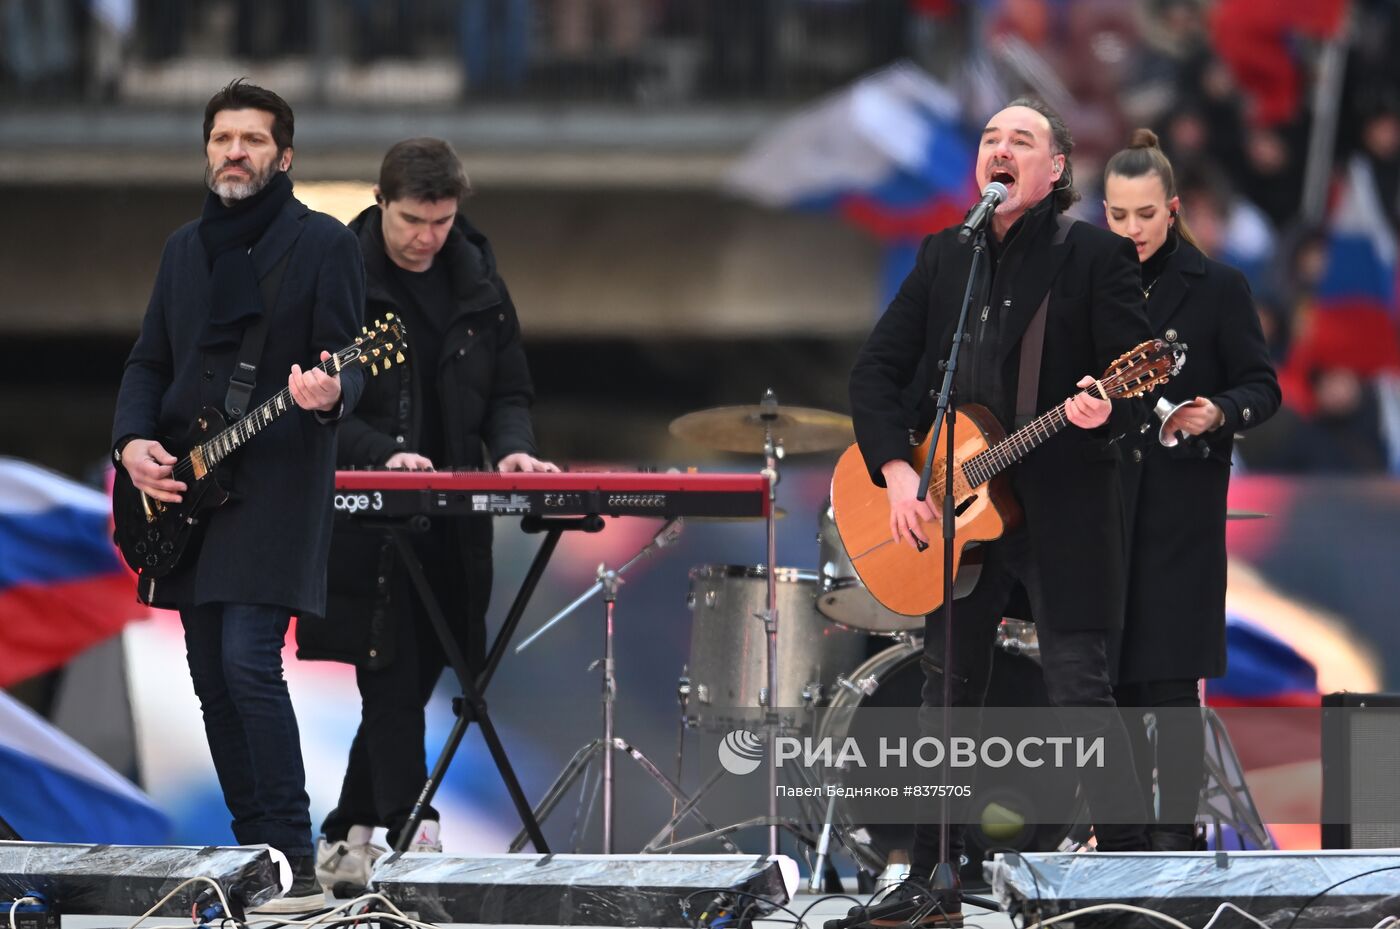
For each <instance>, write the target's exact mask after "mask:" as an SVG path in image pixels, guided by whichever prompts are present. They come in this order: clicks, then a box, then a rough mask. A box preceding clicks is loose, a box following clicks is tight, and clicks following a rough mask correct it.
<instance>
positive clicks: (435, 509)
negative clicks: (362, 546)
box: [333, 471, 768, 518]
mask: <svg viewBox="0 0 1400 929" xmlns="http://www.w3.org/2000/svg"><path fill="white" fill-rule="evenodd" d="M333 504H334V507H335V510H336V512H337V513H339V514H342V515H345V516H349V517H352V518H354V517H360V518H364V517H370V518H373V517H402V516H417V515H425V516H433V515H441V516H467V515H471V514H484V515H490V516H531V515H534V516H660V517H671V516H712V517H743V516H765V515H767V513H768V482H767V480H766V479H765V478H764V477H763V476H762V475H760V474H715V473H709V474H692V473H673V474H656V473H650V472H638V471H569V472H563V473H559V474H500V473H498V472H495V471H337V472H336V475H335V497H334V500H333Z"/></svg>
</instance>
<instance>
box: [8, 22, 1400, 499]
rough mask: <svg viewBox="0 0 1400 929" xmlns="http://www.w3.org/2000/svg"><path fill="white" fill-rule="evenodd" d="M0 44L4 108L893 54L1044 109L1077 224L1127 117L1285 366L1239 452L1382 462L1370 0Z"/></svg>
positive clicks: (179, 31) (98, 31)
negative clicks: (193, 67) (1167, 161)
mask: <svg viewBox="0 0 1400 929" xmlns="http://www.w3.org/2000/svg"><path fill="white" fill-rule="evenodd" d="M0 39H3V42H0V49H3V60H2V61H0V64H3V67H0V77H2V79H3V85H2V86H0V93H3V94H4V95H6V96H8V97H9V98H10V99H16V98H18V99H21V100H48V99H63V98H73V97H75V98H84V97H86V98H87V99H111V98H114V97H115V98H117V99H120V98H121V86H122V85H121V76H122V74H123V73H124V71H127V70H130V69H136V68H146V69H153V68H160V67H164V66H169V65H170V64H172V63H178V62H180V61H182V60H190V59H193V58H196V57H198V56H205V57H208V56H213V57H216V58H221V59H231V60H234V61H237V62H249V63H251V62H262V61H271V60H300V59H306V60H312V61H314V60H318V59H321V60H324V59H325V58H327V57H329V58H332V59H334V60H335V61H337V62H342V63H344V64H345V66H346V67H351V68H361V69H365V68H373V67H375V66H376V64H377V63H381V62H386V61H410V62H412V61H424V60H434V61H437V62H440V63H441V62H449V63H452V64H453V65H455V67H456V68H457V69H458V71H459V73H460V83H459V88H458V89H459V97H458V99H459V100H461V101H463V102H466V103H470V102H471V101H473V100H499V99H517V100H524V101H527V102H528V101H530V100H540V101H551V102H552V101H557V100H563V101H570V100H602V101H608V100H612V101H628V102H632V103H642V104H645V103H659V104H666V105H672V104H679V103H685V102H690V101H707V100H746V101H747V100H753V101H760V102H762V101H770V102H784V101H790V100H795V99H804V98H810V97H812V96H814V95H816V94H818V93H820V92H822V91H825V90H830V89H834V88H836V87H839V86H841V85H842V84H844V83H847V82H849V81H850V80H851V79H853V78H854V77H856V76H857V75H860V74H862V73H865V72H868V71H870V70H871V69H874V68H877V67H879V66H881V65H884V64H887V63H889V62H892V61H896V60H901V59H908V60H913V61H914V62H916V63H917V64H919V65H921V66H922V67H923V68H924V69H925V70H927V71H929V72H930V73H932V74H933V75H934V76H935V77H937V78H938V79H940V80H942V81H944V82H946V83H947V84H948V85H949V86H951V87H953V88H954V89H955V90H956V91H957V93H958V95H959V97H960V99H962V100H963V101H964V104H965V107H966V112H967V113H968V114H971V115H972V118H973V119H974V121H975V120H976V119H977V118H978V117H979V116H980V114H984V113H987V112H991V111H992V110H994V109H995V108H996V107H997V106H999V105H1000V103H1001V102H1003V101H1004V100H1006V99H1008V98H1009V97H1011V96H1014V95H1016V94H1018V93H1021V92H1024V91H1032V92H1035V93H1037V94H1039V95H1041V96H1043V97H1045V98H1046V100H1047V101H1048V102H1049V103H1050V104H1051V105H1052V106H1055V107H1056V108H1057V109H1060V110H1061V112H1063V113H1064V114H1065V115H1066V117H1067V119H1068V122H1069V124H1070V126H1071V128H1072V129H1073V131H1074V132H1075V135H1076V136H1077V138H1078V141H1079V147H1078V149H1077V150H1076V153H1075V162H1076V167H1077V170H1076V175H1077V181H1078V184H1079V186H1080V188H1081V190H1082V191H1083V193H1084V199H1083V201H1082V202H1081V203H1080V204H1079V207H1078V209H1079V210H1080V211H1081V213H1082V215H1084V216H1085V217H1086V218H1091V219H1094V220H1096V221H1099V222H1102V215H1101V210H1100V208H1099V199H1100V194H1099V191H1098V189H1097V188H1098V178H1097V174H1098V166H1099V165H1101V164H1102V163H1103V161H1104V160H1105V159H1106V158H1107V157H1108V156H1109V155H1110V154H1112V152H1114V151H1116V150H1117V149H1118V148H1120V147H1121V146H1122V145H1123V144H1124V142H1125V140H1126V139H1127V138H1128V136H1129V134H1130V132H1131V130H1132V129H1133V128H1134V127H1136V126H1151V127H1153V128H1154V129H1156V130H1157V132H1158V135H1159V136H1160V137H1161V139H1162V141H1163V146H1164V148H1165V150H1166V151H1167V153H1168V155H1169V156H1170V157H1171V158H1172V160H1173V161H1174V163H1175V164H1176V166H1177V177H1178V181H1179V184H1180V186H1181V188H1182V198H1183V211H1184V213H1185V215H1186V216H1187V217H1188V219H1189V222H1190V224H1191V226H1192V228H1193V230H1194V231H1195V233H1196V235H1197V236H1198V238H1200V239H1201V241H1202V244H1203V245H1204V246H1205V249H1206V250H1207V251H1208V252H1209V253H1210V254H1212V255H1213V256H1215V257H1218V258H1220V259H1222V260H1224V261H1226V262H1228V263H1230V264H1232V265H1234V266H1236V267H1239V268H1240V269H1241V270H1242V271H1244V272H1245V274H1246V275H1247V276H1248V278H1249V280H1250V283H1251V285H1252V287H1253V289H1254V294H1255V298H1256V300H1257V303H1258V309H1259V312H1260V314H1261V317H1262V320H1263V323H1264V329H1265V332H1266V333H1267V335H1268V338H1269V341H1270V346H1271V349H1272V351H1273V354H1274V357H1275V359H1276V360H1277V362H1278V365H1279V368H1280V372H1281V376H1282V379H1283V381H1284V385H1285V401H1286V409H1285V410H1284V411H1283V412H1281V413H1280V414H1279V415H1278V416H1276V417H1275V418H1274V419H1273V420H1272V421H1271V422H1270V423H1268V424H1266V425H1265V426H1264V427H1262V428H1261V429H1258V430H1255V431H1254V432H1253V433H1252V434H1251V435H1250V436H1249V438H1248V439H1247V440H1246V441H1245V442H1244V443H1242V446H1241V455H1242V457H1243V464H1244V465H1245V466H1246V467H1249V468H1251V469H1259V470H1271V471H1276V470H1285V471H1336V472H1363V473H1364V472H1373V473H1383V472H1390V473H1400V340H1397V337H1396V318H1397V307H1396V302H1397V301H1396V255H1395V251H1396V247H1395V242H1396V235H1397V230H1400V69H1397V68H1395V67H1394V65H1393V62H1392V56H1393V50H1394V49H1395V48H1397V47H1400V4H1397V3H1395V2H1393V0H1142V2H1137V3H1125V2H1120V0H0ZM199 92H200V93H201V94H205V93H207V87H201V88H199ZM199 99H201V100H202V99H203V97H202V96H201V97H200V98H199ZM979 125H980V124H979ZM1343 214H1345V218H1342V217H1343ZM1358 248H1361V249H1363V250H1367V254H1366V255H1361V257H1360V258H1357V257H1356V255H1357V254H1359V252H1357V249H1358ZM1368 255H1369V257H1367V256H1368Z"/></svg>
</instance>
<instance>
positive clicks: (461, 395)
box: [297, 138, 559, 889]
mask: <svg viewBox="0 0 1400 929" xmlns="http://www.w3.org/2000/svg"><path fill="white" fill-rule="evenodd" d="M470 193H471V187H470V185H469V183H468V181H467V177H466V174H465V172H464V170H463V168H462V164H461V161H460V160H459V159H458V157H457V154H456V153H455V152H454V151H453V149H452V147H451V146H450V145H449V144H448V143H447V142H445V141H442V140H440V139H427V138H420V139H409V140H406V141H403V142H399V143H398V144H396V145H394V146H393V147H392V148H391V149H389V151H388V153H387V154H386V155H385V157H384V162H383V165H382V166H381V168H380V172H379V183H378V185H377V186H376V187H375V189H374V194H375V201H376V202H375V205H374V206H371V207H369V208H368V209H366V210H365V211H364V212H363V213H361V214H360V215H359V216H358V217H356V218H355V220H354V221H353V222H351V224H350V228H351V229H352V230H353V231H354V232H355V233H356V234H357V235H358V237H359V240H360V246H361V249H362V251H363V253H364V259H365V271H366V276H367V296H366V307H365V314H366V318H367V319H375V318H382V317H383V316H384V314H385V313H386V312H388V313H394V314H395V315H397V316H399V317H401V318H402V319H403V321H404V324H405V327H406V329H407V356H408V363H407V364H406V365H401V366H398V367H397V368H395V369H393V370H390V371H388V372H386V373H385V374H382V375H381V376H380V377H377V378H372V379H371V380H370V382H369V383H370V385H371V386H370V387H369V388H367V389H366V391H365V394H364V396H363V397H362V398H361V400H360V403H359V405H358V407H357V408H356V410H355V412H354V414H353V415H351V416H347V417H346V419H345V421H343V422H342V423H341V426H340V437H339V454H338V461H339V465H340V467H342V468H364V467H380V468H398V469H407V470H428V469H432V468H433V467H434V465H435V464H444V465H446V464H451V465H452V466H454V467H463V468H482V467H488V466H490V463H491V462H494V463H495V467H496V468H497V469H498V470H500V471H507V472H517V471H518V472H537V471H558V470H559V469H558V468H557V467H555V466H554V465H553V464H551V463H550V462H548V461H541V460H540V459H539V458H538V457H537V452H536V446H535V437H534V430H533V428H532V426H531V421H530V405H531V401H532V399H533V388H532V386H531V381H530V372H529V369H528V367H527V365H526V361H525V352H524V349H523V347H522V345H521V336H520V323H519V321H518V320H517V318H516V313H515V306H514V305H513V304H512V302H511V298H510V294H509V293H508V292H507V290H506V286H505V282H504V281H502V279H501V276H500V274H499V272H498V270H497V267H496V259H495V255H494V254H493V253H492V250H491V245H490V243H489V242H488V241H487V239H486V236H484V235H483V234H482V233H481V232H479V231H478V230H477V229H476V228H475V227H473V226H472V225H471V224H470V223H469V222H468V221H467V219H466V217H465V216H464V215H463V214H462V212H461V209H460V208H461V204H462V202H463V200H464V199H465V198H466V197H467V196H468V195H469V194H470ZM338 526H339V528H338V529H337V533H336V536H335V539H334V542H333V544H332V548H331V566H330V594H329V600H328V604H327V610H326V617H325V618H324V620H320V621H312V622H308V623H299V624H298V630H297V638H298V646H299V648H298V654H299V655H300V657H302V658H320V659H330V660H337V661H345V662H349V663H351V664H354V665H355V679H356V683H357V684H358V686H359V690H360V696H361V698H362V707H363V709H362V716H361V720H360V727H359V731H358V732H356V734H355V739H354V742H353V744H352V745H351V748H350V758H349V762H348V765H347V769H346V772H345V779H344V782H343V784H342V786H341V793H340V800H339V802H338V804H337V805H336V808H335V809H334V810H332V811H331V813H330V814H329V815H328V816H327V817H326V819H325V822H324V823H323V824H322V833H323V834H322V836H321V838H320V840H319V842H318V844H317V855H316V857H317V876H318V877H319V878H320V879H321V882H322V884H324V885H325V886H326V888H327V889H330V888H331V887H332V886H333V885H334V884H336V883H340V882H348V883H355V884H365V883H367V881H368V878H369V873H370V870H371V869H372V867H373V864H374V860H375V859H376V858H377V857H378V856H379V855H380V854H383V851H384V850H383V849H382V848H381V847H379V846H377V845H372V844H370V841H369V839H370V833H371V832H372V830H373V828H374V827H375V826H384V827H386V828H387V829H388V840H389V844H390V845H391V846H394V845H396V844H397V840H398V837H399V836H398V833H399V831H400V830H401V829H403V828H404V827H405V825H406V824H407V822H408V820H409V818H410V814H411V811H412V808H413V805H414V801H415V800H416V799H417V797H418V793H419V791H421V790H422V788H423V784H424V782H425V781H426V780H427V777H428V775H427V769H426V761H425V756H424V721H423V720H424V712H423V711H424V706H425V705H426V703H427V700H428V698H429V696H430V695H431V694H432V691H433V687H434V685H435V684H436V682H437V679H438V677H439V676H440V675H441V673H442V671H443V669H444V667H445V664H446V658H445V656H444V655H443V652H442V647H441V645H440V644H439V640H438V638H437V636H436V635H435V634H434V632H433V629H432V627H431V626H430V625H429V623H428V619H427V617H426V615H425V614H424V610H423V608H422V604H421V602H420V601H419V598H418V597H417V596H416V594H415V593H414V591H413V587H412V585H411V584H410V583H409V580H408V578H407V577H406V576H405V575H406V572H405V571H404V570H403V569H402V568H401V566H400V565H399V563H398V560H397V558H396V557H395V556H394V553H393V551H392V549H391V547H390V541H389V538H388V536H387V535H386V534H385V533H383V532H375V531H373V530H367V529H362V528H358V527H356V526H355V525H353V524H351V523H350V521H346V520H340V521H338ZM491 532H492V528H491V517H490V516H489V515H482V516H468V517H464V518H459V519H442V520H436V521H434V523H433V525H432V528H431V529H430V530H429V531H428V532H426V533H423V534H422V535H419V536H416V537H415V541H414V544H415V548H416V553H417V555H418V558H419V560H420V561H421V562H422V564H423V567H424V569H425V572H426V574H427V576H428V580H429V582H430V586H431V588H432V590H433V593H434V595H435V596H436V597H437V599H438V600H439V602H440V603H441V604H442V606H443V612H444V614H445V615H446V616H447V617H448V619H449V622H450V623H452V624H453V630H452V632H453V634H454V636H455V637H456V639H457V641H458V644H459V645H460V647H461V649H462V651H463V653H464V654H465V655H466V658H467V663H468V665H469V666H470V667H471V671H472V673H473V674H474V673H476V671H477V670H478V669H479V668H480V666H481V665H482V663H483V662H484V660H485V652H486V623H485V620H486V608H487V603H488V601H489V599H490V595H491V575H492V565H491ZM409 849H410V851H440V850H441V849H442V845H441V841H440V839H439V837H438V814H437V812H436V811H433V810H431V809H429V810H428V811H427V813H426V814H425V816H424V820H423V822H422V824H421V825H420V826H419V827H418V830H417V834H415V835H414V836H413V838H412V843H411V845H410V846H409Z"/></svg>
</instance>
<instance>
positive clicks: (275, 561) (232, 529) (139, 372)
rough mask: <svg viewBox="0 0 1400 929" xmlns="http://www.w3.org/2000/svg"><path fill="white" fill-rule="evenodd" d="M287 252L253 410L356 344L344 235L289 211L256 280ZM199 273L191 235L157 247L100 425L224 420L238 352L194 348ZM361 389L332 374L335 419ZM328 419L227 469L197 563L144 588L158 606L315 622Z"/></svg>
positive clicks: (205, 287)
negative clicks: (263, 608)
mask: <svg viewBox="0 0 1400 929" xmlns="http://www.w3.org/2000/svg"><path fill="white" fill-rule="evenodd" d="M289 249H290V256H289V257H288V260H287V263H286V265H285V266H284V270H283V272H282V280H281V286H280V288H279V290H278V293H277V299H276V303H275V305H274V306H273V307H271V308H269V309H268V310H267V312H270V313H271V314H272V315H271V321H270V323H269V329H268V334H267V342H266V344H265V345H264V347H263V353H262V358H261V360H260V362H259V364H258V375H257V386H256V387H255V388H254V390H253V395H252V399H251V403H252V404H253V405H257V404H259V403H262V402H263V401H265V400H267V399H268V398H269V397H271V396H273V395H274V394H276V393H277V392H278V391H280V390H282V389H283V388H284V387H286V386H287V376H288V374H289V373H290V371H291V367H292V365H293V364H299V365H301V366H302V368H303V369H305V368H306V367H307V366H309V365H313V364H316V363H317V362H318V361H319V360H320V353H321V351H322V350H325V351H330V352H335V351H338V350H340V349H342V348H344V347H346V346H347V345H349V344H350V343H351V342H352V341H353V340H354V338H355V336H356V335H358V334H359V332H360V313H361V308H362V306H363V304H364V284H365V275H364V262H363V261H362V260H361V258H360V250H359V246H358V245H357V244H356V242H355V237H354V235H352V234H351V233H350V231H349V230H348V229H346V228H345V226H344V225H342V224H341V223H339V222H337V221H336V220H335V219H333V218H332V217H330V216H326V215H324V214H322V213H316V212H313V211H311V210H309V209H307V208H306V206H305V205H303V204H302V203H300V202H298V201H296V200H291V201H289V202H288V203H287V204H286V206H284V207H283V209H282V212H281V213H280V214H279V215H278V216H277V218H276V219H274V220H273V222H272V225H270V226H269V227H268V229H267V231H266V232H265V233H263V236H262V238H261V239H260V240H259V241H258V243H257V245H255V246H254V247H253V250H252V256H253V264H254V267H255V269H256V271H257V273H258V276H259V278H260V279H261V278H262V277H264V276H265V275H266V274H267V273H268V272H269V271H270V270H272V268H273V267H274V266H275V265H276V264H277V262H278V260H279V259H281V258H282V256H283V255H284V254H286V253H287V252H288V250H289ZM209 288H210V284H209V261H208V258H207V256H206V255H205V252H204V246H203V245H202V244H201V242H200V239H199V231H198V223H197V222H191V223H188V224H186V225H184V226H181V227H180V228H179V229H177V230H176V231H175V233H174V234H173V235H171V236H170V238H169V240H167V241H166V243H165V250H164V252H163V253H162V254H161V260H160V270H159V271H158V272H157V274H156V283H155V287H154V289H153V290H152V292H151V300H150V304H149V305H148V306H147V308H146V316H145V319H144V320H143V321H142V324H141V334H140V336H139V337H138V338H137V340H136V345H135V346H134V347H133V348H132V350H131V355H130V356H129V357H128V358H127V361H126V370H125V372H124V374H123V375H122V382H121V388H120V390H119V391H118V394H117V411H116V417H115V420H114V422H113V426H112V440H113V442H114V443H115V442H116V441H117V440H118V439H121V438H123V437H125V436H128V435H136V436H142V437H149V438H163V439H165V440H166V441H170V440H172V439H178V438H180V437H182V436H183V435H185V433H186V432H187V431H188V429H189V427H190V424H191V422H192V421H193V420H194V418H195V416H196V414H197V413H199V411H200V410H201V409H203V408H204V407H208V406H212V407H215V408H218V409H220V410H222V408H223V405H224V397H225V395H226V394H227V392H228V383H229V376H230V374H232V372H233V366H234V363H235V357H236V355H237V353H238V347H237V346H232V347H230V348H228V349H224V350H220V351H216V352H209V351H204V350H202V349H201V348H200V345H199V343H200V340H201V337H202V336H203V334H204V329H205V322H206V320H207V319H208V316H209V311H210V289H209ZM363 384H364V372H363V370H362V369H361V368H359V367H353V368H350V369H347V370H346V371H345V372H343V373H342V374H341V392H342V396H343V400H344V409H347V410H348V409H352V408H353V407H354V405H355V402H356V400H357V399H358V398H359V396H360V391H361V388H362V387H363ZM332 419H333V417H326V416H316V415H314V414H312V413H309V412H306V411H305V410H293V411H291V412H290V413H287V414H285V415H283V416H282V417H281V418H279V419H278V420H276V421H275V422H274V423H273V424H272V425H270V426H268V427H267V428H266V429H264V430H263V431H262V432H261V433H259V434H258V436H257V437H256V438H254V439H253V440H252V441H250V442H249V443H248V444H247V445H246V446H244V447H243V448H242V449H241V450H240V451H238V452H237V453H236V454H235V455H233V456H232V457H231V458H230V459H229V461H228V465H229V470H230V472H231V475H232V484H231V489H232V490H233V492H234V498H233V499H232V500H230V501H229V502H228V503H226V504H224V505H223V506H222V507H219V508H218V509H216V510H213V511H211V513H210V515H209V517H208V520H207V523H206V530H205V535H204V539H203V543H202V545H201V546H200V549H199V551H198V554H197V557H190V556H189V555H187V556H186V559H187V560H186V561H185V562H184V563H182V564H181V566H180V568H179V569H177V570H176V571H175V572H174V573H173V574H171V575H170V576H169V577H167V578H163V579H161V580H160V581H157V582H156V601H155V604H156V605H157V606H162V607H170V608H178V607H186V606H194V605H199V604H204V603H215V602H226V603H228V602H231V603H262V604H272V605H276V606H281V607H286V608H287V609H288V610H290V611H292V612H294V613H298V614H301V613H315V614H319V613H321V612H322V611H323V610H324V609H325V604H326V557H327V552H328V551H329V548H330V539H331V508H330V500H331V495H332V493H331V492H332V487H333V480H334V471H335V446H336V431H337V426H336V424H335V423H334V422H331V421H330V420H332Z"/></svg>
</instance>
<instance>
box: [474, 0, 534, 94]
mask: <svg viewBox="0 0 1400 929" xmlns="http://www.w3.org/2000/svg"><path fill="white" fill-rule="evenodd" d="M461 3H462V5H461V7H460V8H459V12H458V20H457V28H458V36H459V39H460V42H461V52H462V57H463V59H464V60H465V61H464V63H465V65H466V69H467V79H468V82H469V84H470V87H471V89H472V90H473V91H475V90H479V89H481V88H488V89H495V90H518V89H519V88H520V86H521V85H522V84H524V83H525V72H526V69H527V68H528V67H529V54H530V16H531V10H530V0H461Z"/></svg>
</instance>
